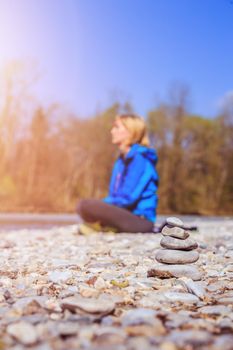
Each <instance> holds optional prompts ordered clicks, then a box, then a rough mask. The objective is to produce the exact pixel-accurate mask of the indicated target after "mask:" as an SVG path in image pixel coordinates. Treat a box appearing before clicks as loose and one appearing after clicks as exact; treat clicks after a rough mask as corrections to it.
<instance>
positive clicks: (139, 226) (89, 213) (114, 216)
mask: <svg viewBox="0 0 233 350" xmlns="http://www.w3.org/2000/svg"><path fill="white" fill-rule="evenodd" d="M77 211H78V214H79V215H80V216H81V217H82V218H83V219H84V221H86V222H99V223H100V224H101V225H103V226H109V227H113V228H115V229H116V230H117V232H132V233H133V232H135V233H138V232H143V233H144V232H153V226H154V225H153V223H152V222H151V221H149V220H146V219H143V218H141V217H139V216H136V215H134V214H132V213H131V212H130V211H128V210H126V209H122V208H119V207H116V206H115V205H110V204H107V203H105V202H103V201H101V200H98V199H83V200H81V201H79V203H78V206H77Z"/></svg>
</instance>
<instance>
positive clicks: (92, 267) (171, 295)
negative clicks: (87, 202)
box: [0, 218, 233, 350]
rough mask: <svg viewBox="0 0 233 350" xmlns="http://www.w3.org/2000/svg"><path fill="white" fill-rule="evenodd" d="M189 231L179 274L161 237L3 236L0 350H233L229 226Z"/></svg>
mask: <svg viewBox="0 0 233 350" xmlns="http://www.w3.org/2000/svg"><path fill="white" fill-rule="evenodd" d="M195 224H196V225H197V226H198V231H197V232H191V233H190V239H192V240H194V241H195V242H196V243H197V244H195V252H197V253H198V254H199V259H198V260H197V261H195V262H193V263H190V264H189V265H187V266H186V265H183V269H184V270H183V271H182V265H181V266H178V267H177V266H176V265H169V264H162V263H160V262H158V261H157V260H156V259H155V256H156V254H157V255H158V252H159V251H160V250H161V245H160V242H161V239H162V235H161V234H124V233H123V234H112V233H109V234H106V233H98V234H96V233H93V234H90V235H88V236H82V235H79V234H78V225H68V226H64V227H54V228H50V229H46V230H45V229H20V230H10V231H8V232H7V233H4V232H1V234H0V236H1V240H0V250H1V255H0V259H1V268H0V332H1V338H0V349H15V350H21V349H36V350H51V349H56V350H62V349H69V350H72V349H88V350H89V349H90V350H102V349H106V350H125V349H129V350H134V349H135V350H142V349H143V350H146V349H159V350H181V349H187V350H192V349H200V350H207V349H208V350H222V349H224V350H232V349H233V219H231V218H229V219H228V220H220V219H219V220H215V221H210V222H208V221H206V220H204V219H199V220H198V221H197V222H195ZM168 243H170V241H169V242H168ZM192 244H193V243H192ZM197 253H195V254H197Z"/></svg>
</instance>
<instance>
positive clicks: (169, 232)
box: [162, 225, 189, 239]
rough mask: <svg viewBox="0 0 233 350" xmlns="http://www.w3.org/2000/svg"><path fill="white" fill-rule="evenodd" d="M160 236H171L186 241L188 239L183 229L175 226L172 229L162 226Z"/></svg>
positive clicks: (187, 234)
mask: <svg viewBox="0 0 233 350" xmlns="http://www.w3.org/2000/svg"><path fill="white" fill-rule="evenodd" d="M162 234H163V235H164V236H171V237H175V238H179V239H186V238H188V237H189V233H188V232H187V231H185V230H184V229H183V228H181V227H175V226H173V227H172V226H169V225H166V226H164V228H163V229H162Z"/></svg>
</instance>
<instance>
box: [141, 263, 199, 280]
mask: <svg viewBox="0 0 233 350" xmlns="http://www.w3.org/2000/svg"><path fill="white" fill-rule="evenodd" d="M147 277H159V278H171V277H176V278H180V277H189V278H192V280H193V281H200V280H201V278H202V274H201V273H200V271H199V270H198V268H197V267H196V266H189V265H157V266H155V267H153V268H151V269H150V270H148V272H147Z"/></svg>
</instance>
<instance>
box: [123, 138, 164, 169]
mask: <svg viewBox="0 0 233 350" xmlns="http://www.w3.org/2000/svg"><path fill="white" fill-rule="evenodd" d="M136 153H141V154H142V155H143V156H144V157H145V158H147V159H148V160H150V161H151V163H153V164H154V165H156V163H157V160H158V156H157V153H156V151H155V150H154V149H153V148H149V147H146V146H142V145H139V144H138V143H135V144H134V145H132V147H131V148H130V151H129V152H128V153H127V155H126V159H130V158H133V157H134V156H135V154H136Z"/></svg>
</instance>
